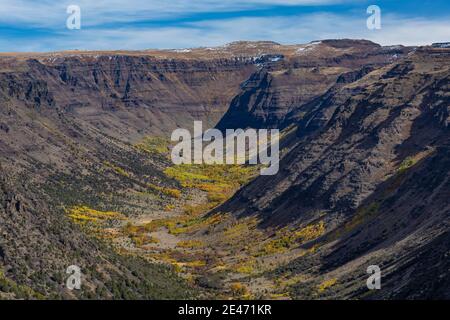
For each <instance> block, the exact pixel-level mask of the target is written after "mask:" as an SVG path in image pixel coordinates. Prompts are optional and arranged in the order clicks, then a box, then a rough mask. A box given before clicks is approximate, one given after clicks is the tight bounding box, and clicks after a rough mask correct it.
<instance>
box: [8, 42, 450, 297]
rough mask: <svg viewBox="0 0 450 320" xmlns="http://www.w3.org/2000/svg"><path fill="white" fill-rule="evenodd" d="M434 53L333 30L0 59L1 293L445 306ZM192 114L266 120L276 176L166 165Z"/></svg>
mask: <svg viewBox="0 0 450 320" xmlns="http://www.w3.org/2000/svg"><path fill="white" fill-rule="evenodd" d="M449 62H450V49H449V48H447V47H445V46H423V47H406V46H388V47H385V46H380V45H378V44H375V43H373V42H370V41H367V40H350V39H341V40H322V41H315V42H311V43H308V44H299V45H281V44H278V43H275V42H267V41H260V42H245V41H240V42H235V43H231V44H228V45H225V46H221V47H216V48H197V49H189V50H145V51H132V52H131V51H130V52H128V51H108V52H105V51H103V52H102V51H98V52H88V51H67V52H55V53H1V54H0V190H1V192H0V195H1V196H0V204H1V205H0V298H6V299H20V298H31V299H45V298H65V299H185V298H204V299H217V298H223V299H228V298H236V299H237V298H240V299H399V298H406V299H436V298H447V299H448V298H449V292H450V290H449V288H450V282H449V279H450V277H449V271H450V264H449V259H448V256H449V254H450V253H449V250H450V249H449V248H450V246H449V241H450V233H449V230H450V228H449V226H450V224H449V222H450V219H449V217H450V203H449V197H448V195H449V192H450V180H449V167H450V163H449V159H450V157H449V137H450V135H449V122H450V107H449V106H450V103H449V102H450V90H449V89H450V88H449V87H450V81H449V76H450V63H449ZM194 121H203V123H205V126H206V125H207V126H208V127H211V128H216V129H218V130H220V131H221V132H226V130H227V129H238V128H242V129H248V128H250V129H279V130H280V141H279V146H280V164H279V172H278V173H277V174H276V175H273V176H264V175H260V174H259V170H260V168H259V167H258V166H257V165H251V164H241V165H217V164H214V165H206V164H178V165H176V164H174V163H172V161H171V159H170V154H171V151H172V149H173V147H174V144H173V142H171V141H170V135H171V133H172V132H173V130H176V129H177V128H191V127H192V124H193V123H194ZM70 265H77V266H79V267H80V269H81V270H82V273H83V276H84V278H83V279H84V280H83V283H82V289H81V290H68V289H67V288H66V287H65V285H64V284H65V278H66V276H67V275H66V274H65V271H66V268H67V267H68V266H70ZM370 265H378V266H379V267H380V268H381V270H382V275H383V276H382V280H381V289H380V290H370V289H368V288H367V286H366V279H367V278H368V277H369V275H367V273H366V270H367V267H368V266H370Z"/></svg>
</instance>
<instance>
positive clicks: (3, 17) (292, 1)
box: [0, 0, 351, 28]
mask: <svg viewBox="0 0 450 320" xmlns="http://www.w3.org/2000/svg"><path fill="white" fill-rule="evenodd" d="M343 2H351V0H247V1H245V2H244V1H241V0H195V1H193V0H126V1H123V0H94V1H93V0H63V1H56V3H55V1H54V0H53V1H52V0H39V1H33V0H13V1H11V0H0V23H7V24H13V25H17V24H22V26H25V25H26V26H33V27H40V28H58V27H63V26H64V25H65V24H64V21H65V19H66V18H67V14H66V8H67V6H68V5H71V4H76V5H79V6H80V8H81V12H82V17H83V19H82V21H83V23H84V24H85V25H86V26H99V25H102V24H104V23H118V22H137V21H142V20H151V19H164V18H175V17H179V16H185V15H188V14H194V13H208V12H224V11H236V10H244V9H255V8H258V7H260V6H269V5H304V6H310V5H326V4H334V3H343Z"/></svg>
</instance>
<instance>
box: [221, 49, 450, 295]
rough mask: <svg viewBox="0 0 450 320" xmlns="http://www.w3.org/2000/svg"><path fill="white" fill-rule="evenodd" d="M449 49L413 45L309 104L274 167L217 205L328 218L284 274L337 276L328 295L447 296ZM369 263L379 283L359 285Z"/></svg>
mask: <svg viewBox="0 0 450 320" xmlns="http://www.w3.org/2000/svg"><path fill="white" fill-rule="evenodd" d="M449 59H450V51H448V50H444V49H431V48H426V49H419V50H417V51H416V52H414V53H412V54H410V55H408V57H406V58H403V59H401V60H400V61H397V62H395V63H392V64H389V65H387V66H384V67H382V68H378V69H376V70H374V71H372V72H369V73H368V74H367V75H365V76H363V77H361V78H360V77H359V76H358V77H355V78H353V79H351V80H354V81H345V82H347V83H345V84H343V85H339V86H338V87H336V86H334V87H333V88H331V89H330V90H328V91H327V92H326V93H324V94H323V95H321V96H320V97H318V98H316V99H314V100H313V101H312V102H309V103H307V104H306V105H304V106H303V107H301V108H304V109H305V110H306V111H307V112H306V113H305V114H304V115H303V116H302V117H301V118H299V120H298V121H296V122H295V124H296V129H295V133H292V134H293V135H295V138H291V137H290V138H289V139H288V140H289V143H287V144H286V146H285V147H286V151H285V153H284V156H283V158H282V160H281V163H280V168H281V169H280V172H279V173H278V174H277V175H276V176H273V177H263V176H261V177H259V178H256V179H255V180H254V181H252V182H251V183H249V184H248V185H247V186H246V187H244V188H243V189H242V190H240V191H239V192H238V193H237V194H236V195H235V196H234V198H233V199H231V200H230V201H229V202H228V203H227V204H226V205H224V207H223V208H221V209H220V210H223V211H232V212H235V214H240V215H255V214H256V215H259V216H262V217H263V220H262V221H263V222H262V225H263V226H265V227H267V226H270V225H275V226H285V225H291V224H295V223H298V224H299V225H308V224H311V223H317V221H323V222H325V225H327V226H328V227H327V228H326V229H327V230H326V232H324V234H323V235H322V236H321V237H320V238H318V239H315V240H314V241H312V242H310V243H308V244H305V246H315V248H316V250H315V253H314V254H311V255H310V256H307V257H302V258H300V259H298V260H296V261H293V262H291V263H290V264H288V265H287V266H286V267H284V268H281V269H280V272H281V273H282V274H284V273H285V272H288V271H289V272H291V273H292V276H294V275H305V274H311V273H312V274H316V275H319V274H322V275H323V274H324V273H325V274H327V277H328V278H332V279H337V280H336V281H339V282H340V283H341V285H342V287H340V288H341V289H340V290H336V291H334V290H331V292H329V297H335V298H336V297H338V298H342V297H345V298H349V297H353V298H354V297H360V296H364V297H367V298H369V297H370V298H433V297H435V298H449V296H448V292H449V291H448V289H449V282H448V275H449V260H448V255H449V250H450V248H449V247H448V238H449V222H450V220H449V219H450V206H449V205H450V202H449V197H448V195H449V194H450V193H449V192H450V180H449V178H450V176H449V168H450V166H449V165H450V163H449V159H450V158H449V142H450V140H449V139H450V135H449V133H450V131H449V124H450V95H449V92H450V81H449V79H450V69H449V67H450V64H449V61H450V60H449ZM301 108H300V109H301ZM432 248H433V249H432ZM371 264H375V265H378V266H380V267H381V269H382V270H384V274H383V275H384V278H383V281H384V282H383V283H384V285H385V287H384V288H383V290H379V291H372V292H368V291H367V289H366V287H365V283H364V281H363V280H364V278H365V271H366V270H365V269H366V267H367V266H368V265H371ZM307 287H308V286H307V284H302V285H300V284H299V285H297V286H296V287H295V289H294V292H295V294H296V295H297V296H298V297H305V296H308V295H309V292H308V290H306V289H305V288H307ZM344 288H345V289H344Z"/></svg>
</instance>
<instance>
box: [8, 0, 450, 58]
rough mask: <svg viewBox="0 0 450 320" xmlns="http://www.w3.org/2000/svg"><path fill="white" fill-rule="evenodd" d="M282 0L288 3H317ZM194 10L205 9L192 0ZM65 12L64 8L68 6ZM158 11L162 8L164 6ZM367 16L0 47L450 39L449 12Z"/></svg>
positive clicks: (55, 34) (214, 24) (96, 34)
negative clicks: (378, 21)
mask: <svg viewBox="0 0 450 320" xmlns="http://www.w3.org/2000/svg"><path fill="white" fill-rule="evenodd" d="M250 1H253V2H254V3H272V1H269V0H250ZM282 1H283V3H285V4H287V3H292V2H296V3H299V2H302V3H307V2H312V1H295V0H282ZM1 2H3V0H0V3H1ZM106 2H108V3H112V4H113V5H112V6H111V9H110V10H113V11H114V10H118V7H117V3H118V0H112V1H106V0H98V1H92V2H91V3H93V4H91V7H92V8H93V9H94V8H95V6H98V7H101V8H103V10H104V7H105V3H106ZM136 2H137V0H129V1H128V2H126V7H125V8H124V12H129V13H130V15H132V16H129V17H127V16H126V15H125V16H124V17H122V19H124V20H126V19H130V21H134V20H133V19H134V16H135V14H138V13H137V12H141V11H140V9H139V7H135V5H136ZM150 2H151V4H152V5H154V6H159V8H166V10H169V9H168V8H170V10H173V11H176V10H178V11H179V12H185V9H183V8H182V6H184V5H185V4H184V2H185V1H181V0H170V1H169V0H167V1H159V2H158V3H157V2H156V1H150ZM169 2H170V3H171V5H170V6H167V7H166V3H169ZM200 2H202V3H207V2H210V3H214V5H217V6H219V4H218V2H217V1H212V0H201V1H200ZM17 3H19V4H20V1H19V2H16V3H15V4H17ZM21 3H22V4H23V3H24V1H23V0H22V2H21ZM230 3H234V4H236V6H238V5H239V4H238V1H237V0H230ZM247 3H248V1H247ZM230 5H231V4H228V5H227V6H228V7H229V6H230ZM149 6H150V5H149V4H147V6H146V7H145V10H148V9H149ZM155 8H156V7H155ZM145 10H144V11H145ZM161 10H162V9H161ZM191 10H200V9H199V8H196V7H195V6H194V5H193V7H192V8H191ZM63 12H64V13H65V11H63ZM102 12H104V11H102ZM158 12H159V13H160V12H161V11H158ZM139 14H141V13H139ZM0 15H1V14H0ZM82 15H83V12H82ZM367 17H368V15H367V14H366V12H365V11H363V12H361V15H356V14H353V15H348V14H341V15H337V14H330V13H314V14H303V15H298V16H280V17H241V18H233V19H221V20H203V21H197V22H190V23H184V24H182V25H176V26H170V27H142V28H137V27H133V26H132V24H131V25H127V27H122V28H106V27H105V25H103V23H102V24H100V26H98V27H90V28H83V27H82V30H73V31H69V30H67V29H65V28H57V29H55V30H53V31H52V32H50V33H48V34H47V35H40V36H39V37H35V38H33V37H32V36H31V38H30V39H29V40H25V41H24V40H23V39H19V38H17V39H16V38H9V39H7V41H6V40H3V41H1V40H0V47H1V48H2V51H51V50H68V49H81V50H93V49H98V50H110V49H129V50H132V49H149V48H186V47H198V46H216V45H222V44H224V43H228V42H231V41H236V40H273V41H277V42H281V43H305V42H309V41H312V40H320V39H335V38H356V39H369V40H372V41H374V42H377V43H380V44H383V45H393V44H403V45H425V44H431V43H432V42H442V41H449V40H450V39H448V37H449V35H450V19H449V17H445V18H441V19H437V18H436V19H434V20H427V19H421V18H415V19H413V18H405V17H401V16H395V15H383V16H382V29H381V30H368V29H367V27H366V18H367ZM109 18H111V17H109ZM109 18H108V19H109ZM50 20H51V18H50ZM105 21H107V20H105ZM97 23H99V22H97ZM62 24H64V26H65V20H63V22H62ZM112 25H114V24H112Z"/></svg>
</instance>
